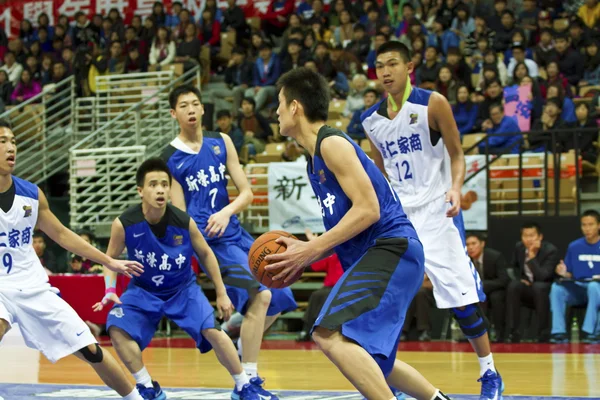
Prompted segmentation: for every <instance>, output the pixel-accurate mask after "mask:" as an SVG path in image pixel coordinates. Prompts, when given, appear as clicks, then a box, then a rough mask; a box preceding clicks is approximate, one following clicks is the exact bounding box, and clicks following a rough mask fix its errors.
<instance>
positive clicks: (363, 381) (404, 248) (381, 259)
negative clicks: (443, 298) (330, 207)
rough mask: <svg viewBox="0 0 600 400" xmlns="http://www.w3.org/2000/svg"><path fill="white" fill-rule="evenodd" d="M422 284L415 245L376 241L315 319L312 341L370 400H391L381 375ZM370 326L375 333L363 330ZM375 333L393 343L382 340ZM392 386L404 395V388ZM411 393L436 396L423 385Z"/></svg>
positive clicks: (420, 254)
mask: <svg viewBox="0 0 600 400" xmlns="http://www.w3.org/2000/svg"><path fill="white" fill-rule="evenodd" d="M366 274H368V275H366ZM422 282H423V250H422V247H421V244H420V243H419V241H418V240H416V239H380V240H378V241H377V245H376V246H374V247H373V248H371V249H369V250H368V251H367V253H366V254H365V255H364V256H363V257H362V259H361V260H359V261H358V262H357V263H356V264H355V265H353V266H352V267H350V268H349V269H348V270H346V272H345V273H344V275H343V276H342V277H341V278H340V280H339V281H338V282H337V283H336V285H335V286H334V287H333V289H332V291H331V294H330V296H329V297H328V299H327V301H326V302H325V305H324V306H323V310H322V311H321V315H319V318H317V321H316V323H315V328H314V331H313V339H314V340H315V342H316V343H317V344H318V345H319V347H320V348H321V349H322V350H323V352H324V353H325V355H326V356H327V357H328V358H329V359H330V360H331V361H332V362H333V363H334V364H335V365H336V366H337V367H338V368H339V369H340V371H341V372H342V373H343V374H344V376H346V377H347V378H348V380H349V381H350V382H352V384H353V385H354V386H355V387H356V388H357V389H358V390H359V391H360V392H361V393H362V395H363V396H365V397H366V398H368V399H369V400H371V399H381V400H389V399H392V398H394V396H393V394H392V391H391V390H390V387H389V385H388V382H386V376H387V375H389V374H390V373H391V372H392V369H393V366H394V359H395V355H396V350H397V346H398V342H399V338H400V334H401V330H402V325H403V323H404V318H405V315H406V310H407V309H408V307H409V305H410V303H411V301H412V299H413V298H414V296H415V295H416V293H417V291H418V290H419V288H420V287H421V283H422ZM373 326H377V329H376V330H373V329H369V328H368V327H373ZM380 332H386V336H387V337H388V338H393V339H387V340H386V339H385V338H382V337H381V335H380ZM400 375H401V379H399V382H398V383H402V381H406V380H407V379H408V378H410V376H407V377H404V376H402V371H400ZM416 382H417V385H418V382H427V381H426V380H424V378H422V379H417V380H416ZM394 383H396V382H394ZM394 387H397V388H398V389H400V390H403V391H404V387H403V385H394ZM409 389H410V387H409ZM411 390H412V391H413V393H415V394H417V395H418V396H419V397H418V398H422V399H426V400H430V399H432V398H433V396H434V394H435V393H436V389H435V388H434V387H433V386H432V385H431V384H429V383H428V382H427V383H426V384H423V385H420V386H418V387H417V390H415V389H414V388H412V389H411ZM421 396H422V397H421Z"/></svg>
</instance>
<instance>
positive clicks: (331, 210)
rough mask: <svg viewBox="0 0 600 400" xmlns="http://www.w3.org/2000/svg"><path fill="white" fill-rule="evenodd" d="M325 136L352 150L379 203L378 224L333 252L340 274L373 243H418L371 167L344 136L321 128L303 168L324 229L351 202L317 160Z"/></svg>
mask: <svg viewBox="0 0 600 400" xmlns="http://www.w3.org/2000/svg"><path fill="white" fill-rule="evenodd" d="M329 136H341V137H343V138H345V139H347V140H348V142H350V143H351V144H352V146H354V149H355V150H356V154H357V155H358V159H359V160H360V162H361V164H362V166H363V168H364V169H365V171H366V172H367V174H368V175H369V178H371V183H372V184H373V187H374V188H375V192H376V193H377V198H378V199H379V209H380V212H379V214H380V217H379V221H377V222H376V223H375V224H373V225H371V226H370V227H369V228H367V229H366V230H365V231H363V232H361V233H359V234H358V235H356V236H355V237H354V238H352V239H350V240H348V241H347V242H345V243H342V244H340V245H339V246H337V247H336V248H335V251H336V253H337V255H338V258H339V259H340V262H341V264H342V267H343V268H344V270H346V269H348V268H350V266H352V265H353V264H354V263H355V262H356V261H358V259H359V258H360V257H362V255H363V254H364V253H365V252H366V251H367V250H368V249H369V247H372V246H373V245H374V244H375V240H377V239H381V238H396V237H412V238H417V239H418V236H417V233H416V231H415V229H414V228H413V226H412V224H411V223H410V221H409V220H408V218H407V217H406V214H405V213H404V211H403V210H402V205H401V204H400V200H398V198H397V196H396V193H395V192H394V191H393V190H392V188H391V186H390V184H389V182H388V181H387V179H386V178H385V176H384V175H383V174H382V173H381V171H379V169H378V168H377V166H376V165H375V163H374V162H373V161H372V160H371V159H370V158H369V157H368V156H367V155H366V154H365V152H364V151H363V150H362V149H361V148H360V147H359V146H358V145H357V144H356V143H355V142H354V141H353V140H351V139H350V138H349V137H348V136H347V135H346V134H345V133H343V132H342V131H340V130H338V129H335V128H331V127H329V126H323V127H322V128H321V129H320V130H319V133H318V137H317V145H316V148H315V155H314V158H312V160H311V159H309V162H308V165H307V169H308V177H309V179H310V183H311V185H312V187H313V190H314V192H315V195H316V196H317V201H318V202H319V206H320V207H321V215H322V216H323V223H324V225H325V229H326V230H330V229H331V228H333V227H334V226H336V225H337V224H338V222H340V220H341V219H342V218H343V217H344V215H346V213H347V212H348V210H349V209H350V207H352V202H351V201H350V199H349V198H348V196H347V195H346V193H344V190H343V189H342V188H341V186H340V184H339V183H338V181H337V179H336V178H335V176H334V175H333V173H332V172H331V171H329V169H328V168H327V165H325V162H324V161H323V159H322V158H321V152H320V146H321V142H322V141H323V139H325V138H327V137H329Z"/></svg>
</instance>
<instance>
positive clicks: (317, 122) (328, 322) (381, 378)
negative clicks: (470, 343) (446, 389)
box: [265, 68, 448, 400]
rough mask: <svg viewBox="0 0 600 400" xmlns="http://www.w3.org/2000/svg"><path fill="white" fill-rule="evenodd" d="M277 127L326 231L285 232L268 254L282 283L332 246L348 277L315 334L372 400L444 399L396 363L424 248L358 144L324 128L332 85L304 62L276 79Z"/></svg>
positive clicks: (329, 300)
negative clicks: (300, 167) (303, 155)
mask: <svg viewBox="0 0 600 400" xmlns="http://www.w3.org/2000/svg"><path fill="white" fill-rule="evenodd" d="M278 87H279V108H278V109H277V115H278V116H279V125H280V132H281V134H282V135H284V136H288V137H292V138H294V139H295V140H296V141H297V142H298V144H299V145H300V146H302V147H303V148H304V149H305V150H306V151H307V152H308V153H309V154H310V156H309V158H308V166H307V169H308V176H309V179H310V182H311V186H312V188H313V190H314V192H315V195H316V196H317V200H318V202H319V204H320V206H321V213H322V216H323V222H324V225H325V228H326V232H325V233H324V234H323V235H321V236H319V237H318V238H316V239H314V240H313V241H311V242H310V243H309V242H303V241H299V240H295V239H293V238H286V237H282V238H280V239H278V242H279V243H282V244H284V245H285V246H286V248H287V249H286V251H285V252H283V253H278V254H272V255H268V256H266V257H265V259H266V261H267V262H269V263H270V265H268V266H266V267H265V268H266V270H267V271H269V270H271V271H275V270H279V273H278V274H277V275H275V276H274V278H273V279H274V280H275V281H277V280H283V281H284V282H286V281H290V280H293V279H295V277H296V275H297V274H298V273H299V272H301V271H302V270H303V269H304V268H306V267H307V266H309V265H310V264H312V263H313V262H315V261H317V260H319V259H321V258H324V257H326V256H328V255H330V254H331V253H332V252H333V251H335V252H336V253H337V255H338V257H339V259H340V262H341V264H342V267H343V269H344V271H345V272H344V275H343V276H342V277H341V278H340V280H339V281H338V282H337V284H336V285H335V286H334V287H333V289H332V291H331V293H330V295H329V297H328V298H327V301H326V302H325V305H324V306H323V309H322V310H321V313H320V315H319V317H318V318H317V321H316V323H315V326H314V327H313V329H312V332H311V334H312V337H313V339H314V340H315V342H316V343H317V344H318V346H319V347H320V348H321V350H322V351H323V353H325V355H326V356H327V357H328V358H329V359H330V360H331V361H332V362H333V363H334V364H335V365H336V366H337V367H338V369H339V370H340V371H341V372H342V373H343V374H344V376H345V377H346V378H347V379H348V380H349V381H350V382H351V383H352V384H353V385H354V387H356V389H358V390H359V391H360V393H361V394H362V395H363V396H365V397H366V398H367V399H369V400H390V399H395V396H394V395H393V393H392V391H391V390H390V387H389V385H391V386H393V387H396V385H398V386H399V383H400V382H403V383H404V385H403V386H404V390H405V392H406V393H408V394H409V395H411V396H413V397H415V398H417V399H419V400H432V399H433V400H444V399H448V397H447V396H446V395H444V394H443V393H442V392H440V391H439V390H438V389H436V388H435V387H434V386H433V385H432V384H431V383H429V382H428V381H427V380H426V379H425V378H424V377H423V376H422V375H421V374H420V373H419V372H417V371H416V370H415V369H414V368H412V367H410V366H409V365H408V364H405V363H404V362H402V361H400V360H396V351H397V348H398V342H399V340H400V334H401V331H402V325H403V323H404V318H405V315H406V310H407V309H408V307H409V305H410V302H411V301H412V299H413V297H414V296H415V295H416V293H417V291H418V290H419V288H420V287H421V283H422V282H423V274H424V265H423V263H424V259H423V247H422V246H421V243H420V242H419V239H418V237H417V234H416V232H415V230H414V228H413V227H412V224H411V223H410V222H409V221H408V219H407V218H406V215H405V214H404V212H403V211H402V205H401V204H400V201H399V200H398V198H397V197H396V194H395V193H394V191H393V190H392V188H391V187H390V185H389V183H388V181H387V180H386V178H385V177H384V175H383V174H382V173H381V171H379V170H378V168H377V166H376V165H375V164H374V163H373V162H372V161H371V160H370V159H369V158H368V157H367V155H366V154H365V153H364V152H363V151H362V150H361V148H360V147H359V146H357V145H356V143H354V141H352V140H351V139H350V138H349V137H348V136H347V135H346V134H345V133H343V132H342V131H340V130H338V129H335V128H331V127H329V126H326V125H325V121H327V114H328V108H329V87H328V85H327V82H326V81H325V79H324V78H323V77H322V76H321V75H319V74H318V73H316V72H313V71H311V70H309V69H307V68H297V69H294V70H292V71H290V72H288V73H286V74H285V75H283V76H282V77H281V78H280V79H279V82H278Z"/></svg>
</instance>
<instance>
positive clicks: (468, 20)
mask: <svg viewBox="0 0 600 400" xmlns="http://www.w3.org/2000/svg"><path fill="white" fill-rule="evenodd" d="M454 11H455V12H456V17H454V19H453V20H452V25H451V26H450V30H452V32H454V33H456V34H457V35H458V36H459V38H460V39H461V40H465V39H466V38H468V37H469V36H471V34H472V33H473V32H475V19H473V17H471V15H470V13H469V7H468V6H467V5H466V4H464V3H460V4H458V6H456V8H455V10H454Z"/></svg>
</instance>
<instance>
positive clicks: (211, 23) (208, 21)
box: [184, 8, 221, 55]
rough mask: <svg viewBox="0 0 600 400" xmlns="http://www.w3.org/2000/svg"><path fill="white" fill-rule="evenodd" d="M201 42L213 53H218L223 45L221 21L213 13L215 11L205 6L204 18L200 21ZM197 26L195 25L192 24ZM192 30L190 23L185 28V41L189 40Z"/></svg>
mask: <svg viewBox="0 0 600 400" xmlns="http://www.w3.org/2000/svg"><path fill="white" fill-rule="evenodd" d="M198 24H199V27H200V43H202V45H204V46H207V47H208V48H209V49H210V54H211V55H216V54H217V53H218V51H219V46H220V45H221V23H220V22H219V21H218V20H217V18H216V17H215V14H213V11H212V10H210V9H207V8H205V9H204V11H202V18H201V19H200V21H199V23H198ZM192 26H194V28H195V25H192ZM189 32H190V28H189V25H188V26H187V27H186V28H185V36H184V41H185V40H188V39H187V38H188V34H189Z"/></svg>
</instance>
